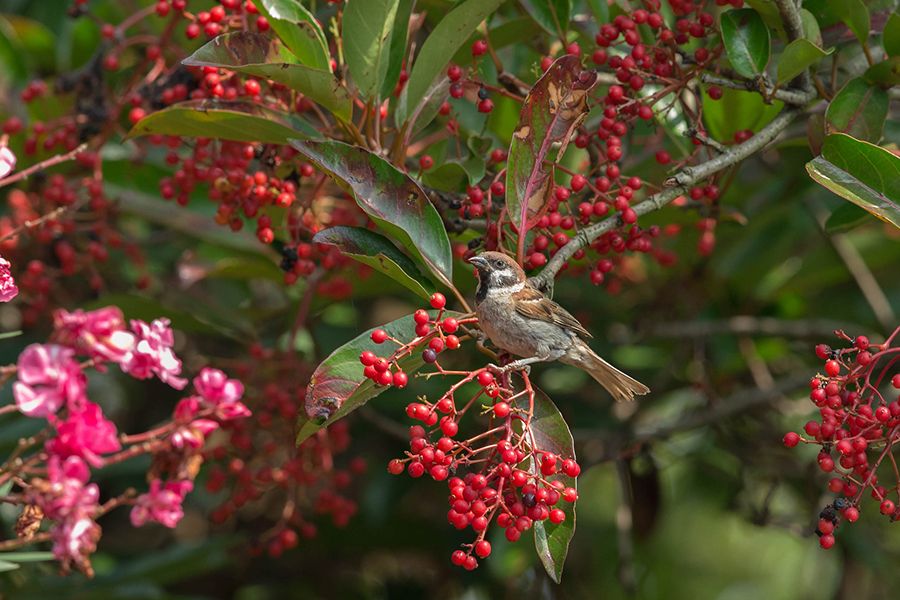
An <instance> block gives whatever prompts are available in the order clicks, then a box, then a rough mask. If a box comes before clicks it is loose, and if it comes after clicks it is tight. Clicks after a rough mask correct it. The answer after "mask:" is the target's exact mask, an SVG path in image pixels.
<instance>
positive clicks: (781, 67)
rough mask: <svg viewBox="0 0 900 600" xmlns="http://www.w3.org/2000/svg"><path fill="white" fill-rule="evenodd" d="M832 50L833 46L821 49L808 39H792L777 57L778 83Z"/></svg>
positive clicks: (790, 77) (785, 81)
mask: <svg viewBox="0 0 900 600" xmlns="http://www.w3.org/2000/svg"><path fill="white" fill-rule="evenodd" d="M832 52H834V48H829V49H828V50H822V49H821V48H819V47H818V46H816V45H815V44H813V43H812V42H810V41H809V40H804V39H799V40H794V41H793V42H791V43H790V44H788V45H787V46H786V47H785V48H784V52H782V53H781V56H780V57H778V83H779V84H784V83H787V82H788V81H790V80H791V79H793V78H794V77H796V76H797V75H799V74H800V73H802V72H803V71H805V70H806V69H808V68H809V67H811V66H813V65H814V64H816V63H817V62H819V61H820V60H822V59H823V58H825V57H826V56H828V55H829V54H831V53H832Z"/></svg>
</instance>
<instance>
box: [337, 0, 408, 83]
mask: <svg viewBox="0 0 900 600" xmlns="http://www.w3.org/2000/svg"><path fill="white" fill-rule="evenodd" d="M398 5H399V0H348V1H347V2H346V3H345V4H344V17H343V19H342V20H341V37H342V39H343V40H344V61H345V62H346V63H347V69H349V71H350V75H351V76H352V77H353V82H354V83H355V84H356V87H357V89H358V90H359V91H360V92H361V93H362V95H363V97H364V98H374V97H375V96H377V95H378V94H379V92H380V91H381V86H382V84H383V83H384V79H385V77H386V76H387V71H388V64H389V62H390V53H391V31H392V30H393V29H394V20H395V19H396V17H397V6H398Z"/></svg>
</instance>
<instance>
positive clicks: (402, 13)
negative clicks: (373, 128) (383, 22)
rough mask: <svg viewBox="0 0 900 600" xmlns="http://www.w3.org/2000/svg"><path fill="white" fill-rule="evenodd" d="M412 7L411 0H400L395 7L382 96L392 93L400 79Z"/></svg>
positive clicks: (385, 96)
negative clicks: (395, 12) (395, 11)
mask: <svg viewBox="0 0 900 600" xmlns="http://www.w3.org/2000/svg"><path fill="white" fill-rule="evenodd" d="M412 8H413V0H400V4H399V6H398V7H397V16H396V18H395V19H394V28H393V30H392V31H391V46H390V51H389V54H388V67H387V73H385V76H384V83H383V84H382V85H381V94H380V95H381V97H382V98H387V97H389V96H390V95H391V94H393V93H394V88H395V87H396V86H397V82H398V81H400V71H401V70H402V69H403V60H404V58H406V42H407V37H408V36H409V17H410V15H411V14H412Z"/></svg>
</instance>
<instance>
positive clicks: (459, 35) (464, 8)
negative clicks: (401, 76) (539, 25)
mask: <svg viewBox="0 0 900 600" xmlns="http://www.w3.org/2000/svg"><path fill="white" fill-rule="evenodd" d="M502 3H503V0H466V1H465V2H462V3H460V4H459V5H457V6H456V8H454V9H453V10H451V11H450V12H449V13H447V15H446V16H445V17H444V18H443V19H441V21H440V22H439V23H438V24H437V27H435V28H434V31H432V32H431V35H429V36H428V39H426V40H425V43H424V44H422V49H421V50H420V51H419V54H418V55H417V56H416V61H415V64H414V65H413V68H412V71H411V72H410V74H409V81H408V82H407V84H406V88H405V89H404V92H403V96H402V97H401V101H400V102H399V103H398V104H397V111H396V112H397V115H396V119H397V122H399V123H402V122H403V121H405V120H406V119H407V118H409V116H410V115H412V114H413V113H415V112H416V111H417V109H418V107H419V105H420V104H422V103H423V101H425V100H426V98H427V97H430V96H433V95H434V94H429V90H430V89H432V88H434V87H435V85H436V83H437V80H438V79H439V78H441V76H442V75H443V73H444V71H445V69H446V67H447V63H448V62H449V61H450V58H451V57H452V56H453V54H454V53H455V52H456V51H457V50H458V49H459V47H460V46H462V45H463V44H464V43H465V42H466V40H468V39H469V36H470V35H472V33H474V31H475V29H476V28H477V27H478V25H479V24H480V23H481V22H482V21H484V19H485V18H487V16H488V15H490V14H491V13H492V12H494V11H495V10H497V7H498V6H500V4H502ZM420 112H421V110H420Z"/></svg>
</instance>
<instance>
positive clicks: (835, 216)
mask: <svg viewBox="0 0 900 600" xmlns="http://www.w3.org/2000/svg"><path fill="white" fill-rule="evenodd" d="M871 218H872V217H871V215H869V213H868V212H866V211H865V210H863V209H862V208H860V207H858V206H857V205H855V204H841V205H840V206H838V207H837V208H836V209H834V212H833V213H831V215H829V217H828V219H827V220H826V221H825V231H826V232H828V233H841V232H844V231H850V230H851V229H853V228H854V227H858V226H860V225H862V224H863V223H865V222H867V221H869V220H870V219H871Z"/></svg>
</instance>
